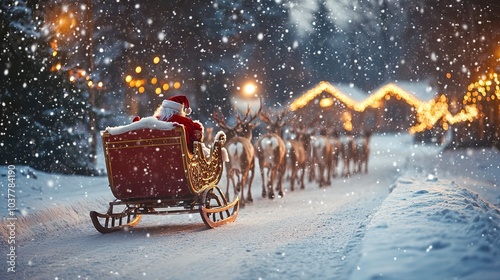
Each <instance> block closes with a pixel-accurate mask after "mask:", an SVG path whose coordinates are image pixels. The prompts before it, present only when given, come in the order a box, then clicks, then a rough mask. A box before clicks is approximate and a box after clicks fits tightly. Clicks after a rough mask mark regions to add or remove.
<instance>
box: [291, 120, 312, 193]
mask: <svg viewBox="0 0 500 280" xmlns="http://www.w3.org/2000/svg"><path fill="white" fill-rule="evenodd" d="M292 127H293V128H292V130H291V131H292V134H294V138H293V139H288V140H286V141H285V145H286V169H287V172H288V171H289V174H290V175H289V176H290V178H289V179H290V189H291V190H292V191H294V190H295V180H297V183H298V184H299V185H300V188H301V189H304V188H305V185H304V178H305V175H306V167H307V161H308V159H309V157H308V155H307V152H306V151H309V149H308V148H306V147H309V146H310V142H311V141H310V138H308V137H307V135H304V133H303V131H302V130H301V129H299V126H298V125H296V124H293V126H292ZM306 139H307V140H306Z"/></svg>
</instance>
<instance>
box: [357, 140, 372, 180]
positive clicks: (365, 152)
mask: <svg viewBox="0 0 500 280" xmlns="http://www.w3.org/2000/svg"><path fill="white" fill-rule="evenodd" d="M370 138H371V132H370V131H366V132H365V133H364V134H363V135H361V136H360V137H357V138H356V162H355V164H356V165H357V168H356V172H359V173H362V172H364V173H368V159H369V157H370Z"/></svg>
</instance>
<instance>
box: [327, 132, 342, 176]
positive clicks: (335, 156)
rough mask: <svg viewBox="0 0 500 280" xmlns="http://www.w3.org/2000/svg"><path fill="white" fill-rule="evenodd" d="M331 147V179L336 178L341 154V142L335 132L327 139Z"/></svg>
mask: <svg viewBox="0 0 500 280" xmlns="http://www.w3.org/2000/svg"><path fill="white" fill-rule="evenodd" d="M329 140H330V145H331V147H332V148H331V152H332V153H331V160H332V176H333V178H336V177H337V172H338V167H339V162H340V154H341V152H342V142H341V141H340V139H339V134H338V132H337V131H334V132H333V133H332V136H331V137H330V138H329Z"/></svg>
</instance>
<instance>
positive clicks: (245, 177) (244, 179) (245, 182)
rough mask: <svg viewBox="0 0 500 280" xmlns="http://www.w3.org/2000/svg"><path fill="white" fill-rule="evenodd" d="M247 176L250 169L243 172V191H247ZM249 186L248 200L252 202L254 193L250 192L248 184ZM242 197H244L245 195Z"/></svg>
mask: <svg viewBox="0 0 500 280" xmlns="http://www.w3.org/2000/svg"><path fill="white" fill-rule="evenodd" d="M247 178H248V171H246V172H244V173H243V176H242V179H241V192H242V193H243V192H244V191H245V185H247ZM247 187H248V195H247V199H246V201H247V202H249V203H252V202H253V199H252V193H251V192H250V186H247ZM241 199H243V196H242V198H241Z"/></svg>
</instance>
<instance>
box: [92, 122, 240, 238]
mask: <svg viewBox="0 0 500 280" xmlns="http://www.w3.org/2000/svg"><path fill="white" fill-rule="evenodd" d="M225 141H226V137H225V134H224V133H222V132H220V133H218V134H217V138H216V139H215V142H214V143H213V144H212V147H211V149H210V154H209V155H204V153H203V149H202V144H201V143H199V142H195V143H194V153H193V154H191V153H189V152H188V146H187V144H186V135H185V131H184V128H183V127H182V126H180V125H178V124H176V123H168V122H161V121H158V120H156V119H155V118H152V117H150V118H144V119H142V120H140V121H139V122H135V123H132V124H129V125H125V126H119V127H114V128H107V129H106V131H104V132H102V143H103V148H104V157H105V161H106V169H107V172H108V181H109V186H110V188H111V192H112V193H113V195H114V197H115V198H116V199H115V200H114V201H111V202H109V208H108V211H107V212H106V213H105V214H102V213H98V212H96V211H91V212H90V217H91V219H92V223H93V224H94V227H95V228H96V229H97V231H99V232H101V233H109V232H113V231H117V230H121V229H124V228H127V227H131V226H135V225H137V224H138V223H139V221H140V220H141V217H142V215H162V214H163V215H164V214H182V213H199V214H200V215H201V218H202V220H203V222H204V223H205V225H206V226H207V227H209V228H213V227H217V226H220V225H223V224H225V223H228V222H232V221H234V220H235V219H236V216H237V215H238V210H239V199H238V197H235V198H234V200H233V201H232V202H229V201H227V199H226V197H225V196H224V194H223V192H222V191H221V189H220V188H219V187H218V186H217V184H218V183H219V180H220V178H221V175H222V171H223V152H225V151H224V150H223V146H224V143H225Z"/></svg>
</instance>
